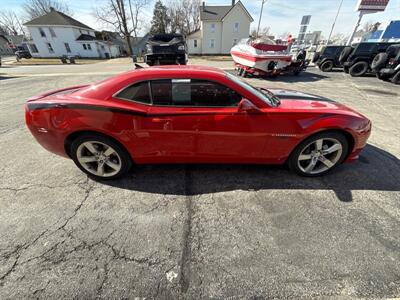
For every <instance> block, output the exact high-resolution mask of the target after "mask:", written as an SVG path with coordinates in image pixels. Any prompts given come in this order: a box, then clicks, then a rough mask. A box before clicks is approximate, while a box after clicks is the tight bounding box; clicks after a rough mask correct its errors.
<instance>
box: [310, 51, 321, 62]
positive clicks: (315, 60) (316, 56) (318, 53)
mask: <svg viewBox="0 0 400 300" xmlns="http://www.w3.org/2000/svg"><path fill="white" fill-rule="evenodd" d="M320 56H321V53H320V52H315V54H314V57H313V59H312V62H313V63H315V62H317V60H318V59H319V57H320Z"/></svg>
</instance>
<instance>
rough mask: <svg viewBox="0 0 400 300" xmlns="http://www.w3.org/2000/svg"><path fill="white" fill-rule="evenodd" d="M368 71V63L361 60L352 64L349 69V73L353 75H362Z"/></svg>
mask: <svg viewBox="0 0 400 300" xmlns="http://www.w3.org/2000/svg"><path fill="white" fill-rule="evenodd" d="M367 71H368V63H367V62H366V61H359V62H357V63H355V64H354V65H352V66H351V67H350V69H349V73H350V75H351V76H353V77H360V76H363V75H365V73H367Z"/></svg>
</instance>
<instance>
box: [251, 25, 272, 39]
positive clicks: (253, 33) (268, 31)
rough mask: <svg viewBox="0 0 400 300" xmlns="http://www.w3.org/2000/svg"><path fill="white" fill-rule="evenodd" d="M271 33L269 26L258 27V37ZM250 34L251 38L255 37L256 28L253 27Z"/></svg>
mask: <svg viewBox="0 0 400 300" xmlns="http://www.w3.org/2000/svg"><path fill="white" fill-rule="evenodd" d="M270 35H271V28H270V27H269V26H266V27H263V28H261V29H260V31H259V32H258V37H267V36H270ZM250 36H251V37H253V38H256V37H257V29H256V28H253V29H252V30H251V33H250Z"/></svg>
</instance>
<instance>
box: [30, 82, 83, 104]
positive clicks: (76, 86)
mask: <svg viewBox="0 0 400 300" xmlns="http://www.w3.org/2000/svg"><path fill="white" fill-rule="evenodd" d="M87 86H89V84H83V85H75V86H70V87H67V88H63V89H58V90H52V91H49V92H46V93H43V94H39V95H36V96H32V97H30V98H29V99H28V100H27V102H31V101H35V100H39V99H42V98H45V97H47V96H50V95H53V94H57V93H60V92H64V91H68V90H75V89H80V88H84V87H87Z"/></svg>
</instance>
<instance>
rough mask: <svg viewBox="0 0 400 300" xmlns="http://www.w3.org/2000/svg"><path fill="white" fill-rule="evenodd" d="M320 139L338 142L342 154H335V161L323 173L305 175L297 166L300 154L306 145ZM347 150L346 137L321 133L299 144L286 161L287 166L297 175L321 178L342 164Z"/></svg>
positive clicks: (329, 132)
mask: <svg viewBox="0 0 400 300" xmlns="http://www.w3.org/2000/svg"><path fill="white" fill-rule="evenodd" d="M320 139H333V140H336V141H337V142H339V143H340V144H341V146H342V152H341V154H340V155H339V153H338V154H337V156H338V159H337V161H336V162H335V164H334V165H333V166H332V167H330V168H329V169H327V170H325V171H321V172H319V173H317V174H310V173H306V172H304V171H303V170H302V169H301V168H300V166H299V164H300V163H299V157H300V154H301V153H302V151H303V150H304V149H305V148H306V147H307V146H308V145H310V144H312V143H313V142H314V141H317V140H320ZM348 150H349V142H348V141H347V139H346V137H345V136H344V135H343V134H342V133H340V132H335V131H326V132H321V133H317V134H315V135H313V136H311V137H309V138H307V139H305V140H304V141H303V142H301V143H300V144H299V145H298V146H297V147H296V148H295V150H294V151H293V152H292V154H291V155H290V157H289V159H288V165H289V168H290V170H292V171H293V172H295V173H297V174H298V175H301V176H305V177H317V176H321V175H324V174H326V173H328V172H330V171H332V170H333V169H334V168H336V167H337V166H338V165H340V164H341V163H342V162H343V160H344V159H345V158H346V156H347V153H348ZM318 163H319V164H321V163H322V162H320V161H318Z"/></svg>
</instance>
